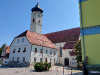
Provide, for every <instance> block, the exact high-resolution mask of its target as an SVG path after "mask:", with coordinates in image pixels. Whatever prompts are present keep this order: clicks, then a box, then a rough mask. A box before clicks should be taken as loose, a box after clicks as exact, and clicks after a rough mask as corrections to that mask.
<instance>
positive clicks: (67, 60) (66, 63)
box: [65, 58, 69, 66]
mask: <svg viewBox="0 0 100 75" xmlns="http://www.w3.org/2000/svg"><path fill="white" fill-rule="evenodd" d="M65 65H66V66H69V58H65Z"/></svg>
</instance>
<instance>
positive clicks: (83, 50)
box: [80, 0, 85, 60]
mask: <svg viewBox="0 0 100 75" xmlns="http://www.w3.org/2000/svg"><path fill="white" fill-rule="evenodd" d="M81 7H82V6H81V0H80V15H81V33H82V34H81V35H82V42H83V52H84V60H85V48H84V37H83V25H82V8H81Z"/></svg>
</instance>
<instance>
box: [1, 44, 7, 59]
mask: <svg viewBox="0 0 100 75" xmlns="http://www.w3.org/2000/svg"><path fill="white" fill-rule="evenodd" d="M5 46H6V43H5V44H3V45H2V46H1V48H0V57H1V53H2V50H3V49H4V48H5Z"/></svg>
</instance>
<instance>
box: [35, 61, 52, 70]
mask: <svg viewBox="0 0 100 75" xmlns="http://www.w3.org/2000/svg"><path fill="white" fill-rule="evenodd" d="M47 65H48V70H49V68H50V67H51V65H50V64H49V63H47V62H45V63H43V62H37V63H36V64H35V65H34V69H35V70H37V71H44V70H47Z"/></svg>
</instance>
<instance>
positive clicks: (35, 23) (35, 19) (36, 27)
mask: <svg viewBox="0 0 100 75" xmlns="http://www.w3.org/2000/svg"><path fill="white" fill-rule="evenodd" d="M31 11H32V13H31V24H30V31H33V32H35V33H38V34H42V16H43V14H42V13H43V9H41V8H40V6H39V2H38V3H37V5H36V6H35V7H34V8H32V9H31Z"/></svg>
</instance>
